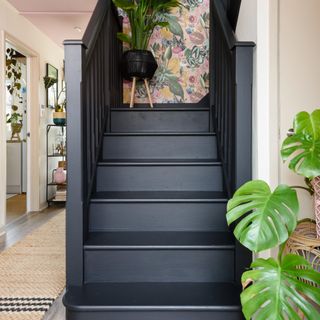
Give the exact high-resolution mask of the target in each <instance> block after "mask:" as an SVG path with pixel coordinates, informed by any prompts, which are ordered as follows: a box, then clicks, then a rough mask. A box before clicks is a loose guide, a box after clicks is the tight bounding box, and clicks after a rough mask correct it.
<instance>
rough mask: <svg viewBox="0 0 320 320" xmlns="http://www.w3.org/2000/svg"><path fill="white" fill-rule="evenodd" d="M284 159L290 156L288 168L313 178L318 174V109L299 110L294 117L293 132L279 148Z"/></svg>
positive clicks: (319, 157) (319, 128) (319, 148)
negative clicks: (309, 111)
mask: <svg viewBox="0 0 320 320" xmlns="http://www.w3.org/2000/svg"><path fill="white" fill-rule="evenodd" d="M281 156H282V159H283V160H284V161H287V160H288V159H289V158H291V160H290V163H289V168H290V169H291V170H293V171H294V172H296V173H298V174H300V175H302V176H304V177H306V178H309V179H313V178H315V177H317V176H320V110H315V111H314V112H312V113H311V114H309V113H308V112H300V113H299V114H297V115H296V117H295V119H294V133H293V135H292V136H290V137H288V138H287V139H285V141H284V142H283V145H282V148H281Z"/></svg>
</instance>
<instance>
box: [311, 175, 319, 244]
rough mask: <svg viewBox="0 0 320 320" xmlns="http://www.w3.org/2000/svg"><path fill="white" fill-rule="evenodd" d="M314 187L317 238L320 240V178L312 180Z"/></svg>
mask: <svg viewBox="0 0 320 320" xmlns="http://www.w3.org/2000/svg"><path fill="white" fill-rule="evenodd" d="M312 186H313V190H314V196H313V198H314V214H315V218H316V224H317V237H318V239H320V177H316V178H314V179H313V180H312Z"/></svg>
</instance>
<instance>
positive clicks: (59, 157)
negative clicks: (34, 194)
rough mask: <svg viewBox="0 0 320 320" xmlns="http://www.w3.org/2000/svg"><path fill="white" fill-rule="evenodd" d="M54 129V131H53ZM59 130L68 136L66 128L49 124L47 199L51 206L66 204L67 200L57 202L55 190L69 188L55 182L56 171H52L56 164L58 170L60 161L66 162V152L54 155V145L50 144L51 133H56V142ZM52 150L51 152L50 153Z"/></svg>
mask: <svg viewBox="0 0 320 320" xmlns="http://www.w3.org/2000/svg"><path fill="white" fill-rule="evenodd" d="M53 128H54V129H53ZM58 130H61V131H60V134H61V135H62V136H64V137H65V135H66V126H57V125H55V124H48V125H47V131H46V132H47V171H46V175H47V188H46V199H47V202H48V205H51V204H53V203H65V202H66V201H65V200H57V199H55V195H54V196H52V193H53V192H54V191H52V189H53V188H55V189H57V187H59V186H67V183H61V184H59V183H55V182H54V181H53V171H54V169H51V168H52V167H53V164H55V168H58V162H59V161H66V160H67V158H66V152H65V151H64V152H63V154H54V150H53V148H52V143H50V139H49V138H50V133H53V132H55V136H54V140H53V141H55V139H56V137H57V134H58ZM49 150H50V151H49Z"/></svg>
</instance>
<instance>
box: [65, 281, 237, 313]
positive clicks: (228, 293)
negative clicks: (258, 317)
mask: <svg viewBox="0 0 320 320" xmlns="http://www.w3.org/2000/svg"><path fill="white" fill-rule="evenodd" d="M239 295H240V288H239V287H237V286H236V285H235V284H233V283H99V284H98V283H97V284H85V285H84V286H83V287H71V288H69V289H68V290H67V292H66V295H65V297H64V303H65V305H67V306H68V308H69V309H70V310H99V311H103V310H230V311H239V310H240V309H241V308H240V299H239Z"/></svg>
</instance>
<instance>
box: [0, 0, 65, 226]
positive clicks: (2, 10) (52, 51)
mask: <svg viewBox="0 0 320 320" xmlns="http://www.w3.org/2000/svg"><path fill="white" fill-rule="evenodd" d="M0 31H1V33H2V39H0V40H1V44H0V50H1V56H0V57H1V59H0V81H1V83H3V79H4V68H5V67H4V61H5V60H4V48H3V44H4V39H3V37H4V32H7V33H8V34H10V35H11V36H12V37H14V38H16V39H17V40H18V41H19V42H21V43H23V44H25V45H26V46H27V47H29V48H30V49H32V51H33V52H35V54H36V55H37V56H38V58H37V59H35V60H34V61H36V62H37V64H38V66H37V65H36V66H34V67H35V69H39V70H40V72H39V73H40V74H38V77H37V78H33V79H30V81H32V85H33V86H34V87H35V88H37V89H38V90H37V91H38V97H36V98H37V99H35V100H37V103H35V104H34V105H32V111H31V112H32V115H33V119H32V123H33V127H36V126H37V125H39V130H38V131H36V134H38V135H39V145H38V149H39V153H40V155H39V157H37V158H35V159H33V161H36V163H39V173H40V176H39V181H36V183H38V184H39V195H38V196H37V197H36V198H37V201H34V202H36V203H34V207H32V208H29V209H30V210H32V211H34V210H39V209H40V208H42V207H44V206H45V205H46V199H45V197H46V195H45V190H46V189H45V188H46V175H45V174H46V173H45V172H46V145H45V141H46V139H45V136H46V130H45V126H46V124H47V123H48V122H51V111H49V110H45V113H44V114H43V115H42V116H41V113H40V105H45V90H44V87H43V80H42V78H43V76H44V75H45V73H46V63H47V62H48V63H51V64H52V65H54V66H56V67H57V68H59V69H60V70H61V69H62V66H63V49H62V48H61V47H59V46H58V45H56V44H55V43H54V42H52V41H51V40H50V39H49V38H48V37H47V36H46V35H44V34H43V33H42V32H41V31H40V30H38V29H37V28H36V27H35V26H34V25H32V24H31V23H30V22H29V21H28V20H27V19H25V18H24V17H22V16H21V15H19V13H18V12H17V11H16V10H15V9H14V8H13V7H12V6H11V5H10V4H8V3H7V2H6V1H5V0H0ZM3 99H4V87H3V85H1V89H0V101H3ZM29 112H30V110H29ZM4 132H5V110H4V109H3V106H2V107H1V110H0V150H4V148H5V134H4ZM5 164H6V159H5V154H4V153H3V152H1V153H0V176H1V182H0V228H1V226H3V224H4V221H5V220H4V219H5V216H4V210H5V181H4V180H3V177H5V174H6V173H5V168H6V166H5ZM35 176H38V174H35Z"/></svg>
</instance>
